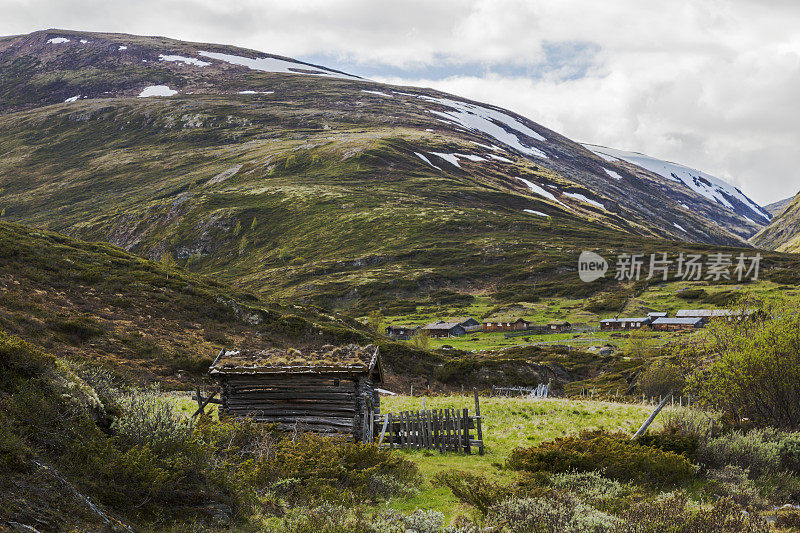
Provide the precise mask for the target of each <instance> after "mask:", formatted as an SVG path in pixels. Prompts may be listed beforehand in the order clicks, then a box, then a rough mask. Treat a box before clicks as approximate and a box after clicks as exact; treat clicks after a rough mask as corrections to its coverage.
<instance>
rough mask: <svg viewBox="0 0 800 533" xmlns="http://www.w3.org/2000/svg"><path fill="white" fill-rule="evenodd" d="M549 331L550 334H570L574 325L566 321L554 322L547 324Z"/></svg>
mask: <svg viewBox="0 0 800 533" xmlns="http://www.w3.org/2000/svg"><path fill="white" fill-rule="evenodd" d="M547 331H548V332H549V333H569V332H570V331H572V324H570V323H569V322H567V321H566V320H554V321H553V322H548V323H547Z"/></svg>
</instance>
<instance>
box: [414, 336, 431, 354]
mask: <svg viewBox="0 0 800 533" xmlns="http://www.w3.org/2000/svg"><path fill="white" fill-rule="evenodd" d="M411 344H413V345H414V346H415V347H417V348H419V349H420V350H430V348H431V335H430V333H428V332H427V331H421V332H420V333H419V335H415V336H413V337H411Z"/></svg>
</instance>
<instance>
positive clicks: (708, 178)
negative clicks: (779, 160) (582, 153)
mask: <svg viewBox="0 0 800 533" xmlns="http://www.w3.org/2000/svg"><path fill="white" fill-rule="evenodd" d="M583 146H584V147H586V148H588V149H589V150H591V151H592V152H594V153H595V154H597V155H598V156H600V157H603V156H605V157H612V158H616V159H620V160H622V161H627V162H628V163H632V164H634V165H637V166H640V167H642V168H643V169H645V170H649V171H650V172H653V173H654V174H658V175H659V176H662V177H664V178H666V179H668V180H671V181H674V182H676V183H680V184H682V185H684V186H686V187H688V188H689V189H691V190H692V191H694V192H695V193H697V194H699V195H701V196H703V197H704V198H706V199H707V200H709V201H711V202H714V203H716V204H719V205H722V206H724V207H726V208H728V209H730V210H731V211H733V212H735V213H736V214H738V215H739V216H741V217H745V218H750V219H751V220H753V219H756V220H760V221H761V222H760V223H761V224H767V223H769V221H770V219H771V218H772V217H771V216H770V214H769V212H768V211H767V210H766V209H764V208H763V207H761V206H760V205H758V204H757V203H755V202H754V201H753V200H751V199H750V198H748V197H747V196H746V195H745V194H744V193H743V192H742V191H740V190H739V189H738V188H737V187H734V186H733V185H731V184H730V183H726V182H724V181H722V180H721V179H719V178H716V177H714V176H712V175H710V174H707V173H705V172H701V171H699V170H696V169H693V168H689V167H686V166H683V165H679V164H677V163H670V162H669V161H662V160H660V159H656V158H654V157H650V156H647V155H644V154H640V153H638V152H626V151H624V150H616V149H614V148H606V147H605V146H596V145H592V144H584V145H583Z"/></svg>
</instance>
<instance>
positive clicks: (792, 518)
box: [775, 511, 800, 530]
mask: <svg viewBox="0 0 800 533" xmlns="http://www.w3.org/2000/svg"><path fill="white" fill-rule="evenodd" d="M775 527H779V528H782V529H794V530H797V529H800V513H798V512H797V511H792V512H790V513H786V514H782V515H778V518H776V519H775Z"/></svg>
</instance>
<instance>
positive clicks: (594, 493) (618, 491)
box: [549, 472, 633, 514]
mask: <svg viewBox="0 0 800 533" xmlns="http://www.w3.org/2000/svg"><path fill="white" fill-rule="evenodd" d="M549 483H550V485H551V486H553V487H555V488H556V489H558V490H560V491H565V492H569V493H570V494H574V495H576V496H578V497H579V498H580V499H581V500H582V501H585V502H586V503H589V504H591V505H592V506H594V507H596V508H598V509H600V510H601V511H604V512H612V513H615V514H616V513H617V512H619V511H620V510H622V509H623V508H625V507H626V506H627V504H628V496H629V495H630V494H631V493H632V492H633V488H632V487H631V486H630V485H628V484H625V483H620V482H619V481H616V480H613V479H608V478H606V477H604V476H602V475H600V474H599V473H597V472H569V473H564V474H552V475H550V476H549Z"/></svg>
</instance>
